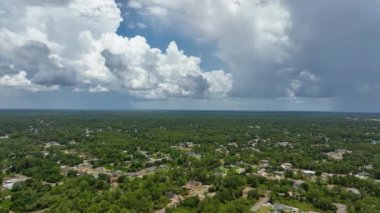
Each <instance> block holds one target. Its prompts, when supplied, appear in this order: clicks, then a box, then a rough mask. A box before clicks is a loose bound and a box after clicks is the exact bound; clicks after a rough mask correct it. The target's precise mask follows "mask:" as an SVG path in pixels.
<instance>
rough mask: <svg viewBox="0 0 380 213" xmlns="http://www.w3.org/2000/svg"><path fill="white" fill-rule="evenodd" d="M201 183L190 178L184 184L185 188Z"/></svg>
mask: <svg viewBox="0 0 380 213" xmlns="http://www.w3.org/2000/svg"><path fill="white" fill-rule="evenodd" d="M201 185H202V183H201V182H199V181H195V180H190V181H189V182H187V183H186V185H185V186H184V188H185V189H193V188H195V187H197V186H201Z"/></svg>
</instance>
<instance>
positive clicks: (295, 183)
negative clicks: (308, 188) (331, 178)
mask: <svg viewBox="0 0 380 213" xmlns="http://www.w3.org/2000/svg"><path fill="white" fill-rule="evenodd" d="M303 183H306V182H305V181H303V180H293V188H296V189H297V188H299V187H301V186H302V184H303Z"/></svg>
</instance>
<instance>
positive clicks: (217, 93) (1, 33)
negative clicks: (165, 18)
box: [0, 0, 232, 99]
mask: <svg viewBox="0 0 380 213" xmlns="http://www.w3.org/2000/svg"><path fill="white" fill-rule="evenodd" d="M129 6H130V7H134V8H139V3H138V2H137V1H131V2H130V4H129ZM15 8H17V10H15ZM152 11H155V12H154V13H156V14H160V13H161V14H162V12H163V11H160V9H158V10H157V9H156V10H155V9H153V10H152ZM121 21H122V17H121V11H120V9H119V8H118V7H117V4H116V3H115V1H114V0H62V1H58V0H55V1H47V0H33V1H29V0H14V1H12V3H10V2H8V1H2V2H0V80H1V81H0V87H2V86H6V87H23V88H24V89H25V90H29V91H43V90H51V89H53V88H54V89H58V88H59V87H70V88H72V89H73V90H75V91H85V90H87V91H89V92H107V91H119V92H123V93H127V94H129V95H132V96H137V97H140V98H152V99H155V98H186V97H190V98H210V97H223V96H226V94H227V93H228V92H229V91H230V89H231V87H232V86H231V85H232V76H231V74H228V73H225V72H224V71H222V70H216V71H207V70H203V69H201V67H200V62H201V59H200V58H197V57H193V56H187V55H185V54H184V52H183V51H181V50H179V48H178V47H177V45H176V44H175V42H171V43H170V44H169V45H168V48H167V49H166V50H165V51H161V50H160V49H157V48H152V47H150V45H149V44H148V42H147V41H146V39H145V38H144V37H141V36H136V37H134V38H127V37H123V36H120V35H117V34H116V31H117V29H118V27H119V25H120V22H121ZM134 27H137V28H140V29H144V28H146V25H145V24H143V23H140V22H138V23H134ZM10 65H12V69H10V68H9V66H10Z"/></svg>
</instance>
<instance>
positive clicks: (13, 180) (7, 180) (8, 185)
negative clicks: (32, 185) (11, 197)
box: [3, 175, 29, 190]
mask: <svg viewBox="0 0 380 213" xmlns="http://www.w3.org/2000/svg"><path fill="white" fill-rule="evenodd" d="M28 179H29V178H28V177H26V176H23V175H15V176H13V177H4V180H3V187H4V188H5V189H9V190H11V189H13V187H14V186H15V185H17V184H19V183H23V182H25V181H26V180H28Z"/></svg>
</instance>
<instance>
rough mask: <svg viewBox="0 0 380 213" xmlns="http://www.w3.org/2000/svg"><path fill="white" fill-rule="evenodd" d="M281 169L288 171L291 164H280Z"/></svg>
mask: <svg viewBox="0 0 380 213" xmlns="http://www.w3.org/2000/svg"><path fill="white" fill-rule="evenodd" d="M281 168H283V169H284V170H290V169H292V164H291V163H283V164H281Z"/></svg>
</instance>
